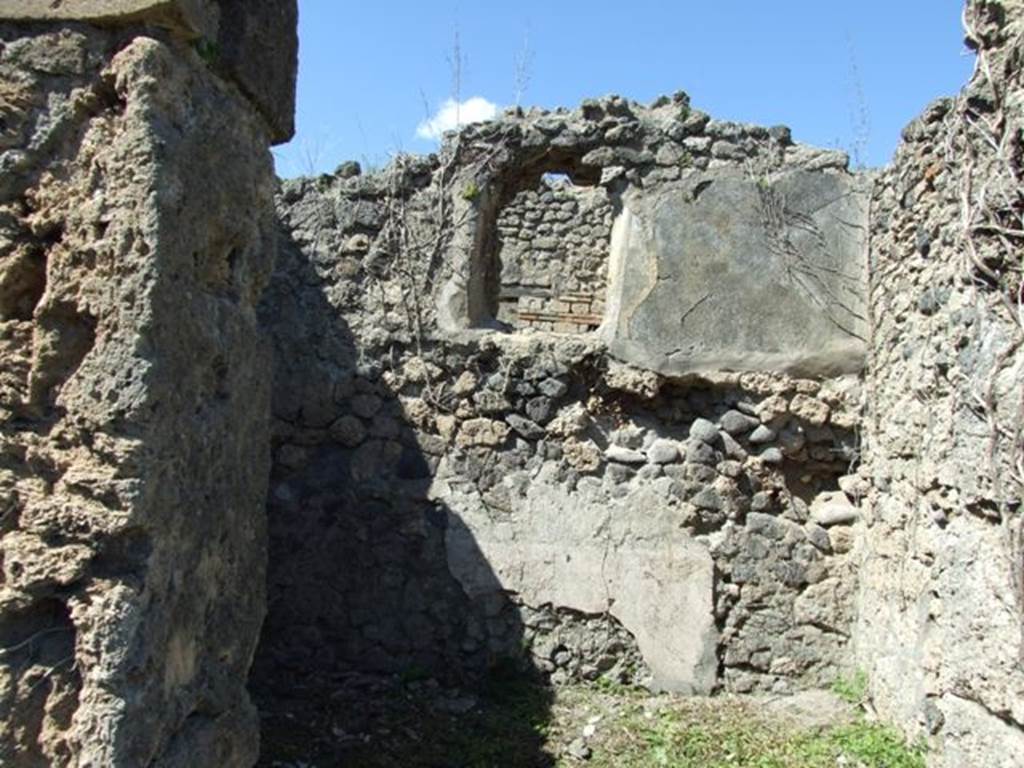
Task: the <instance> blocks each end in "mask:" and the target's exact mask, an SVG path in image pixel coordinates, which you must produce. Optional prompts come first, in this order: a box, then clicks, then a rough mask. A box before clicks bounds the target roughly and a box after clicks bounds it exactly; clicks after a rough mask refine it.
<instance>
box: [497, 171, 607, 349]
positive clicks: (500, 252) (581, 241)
mask: <svg viewBox="0 0 1024 768" xmlns="http://www.w3.org/2000/svg"><path fill="white" fill-rule="evenodd" d="M594 181H595V179H593V178H591V177H590V176H588V175H586V174H580V173H573V171H572V169H571V168H568V167H566V168H557V167H556V168H551V167H547V168H543V169H536V170H534V171H533V172H532V173H525V174H524V175H523V176H522V177H521V181H520V183H519V184H516V185H514V187H513V188H512V190H511V192H510V193H508V194H507V196H506V197H505V201H504V204H503V205H501V207H500V208H499V210H498V213H497V217H496V237H495V240H494V244H495V250H494V253H495V257H494V261H493V264H494V267H493V269H494V272H495V274H494V275H493V278H494V279H492V281H491V290H492V291H494V293H493V294H492V295H494V297H495V299H494V300H493V302H492V306H493V307H494V313H495V315H494V316H495V319H496V320H497V321H498V323H499V325H500V327H502V328H503V329H505V330H506V331H510V332H523V331H547V332H554V333H588V332H591V331H595V330H596V329H597V328H598V327H599V326H600V325H601V322H602V320H603V317H604V309H605V296H606V293H607V282H608V252H609V248H610V241H611V228H612V221H613V217H614V211H613V204H612V200H611V197H610V195H609V193H608V191H607V190H606V189H605V188H604V187H600V186H596V185H595V184H594Z"/></svg>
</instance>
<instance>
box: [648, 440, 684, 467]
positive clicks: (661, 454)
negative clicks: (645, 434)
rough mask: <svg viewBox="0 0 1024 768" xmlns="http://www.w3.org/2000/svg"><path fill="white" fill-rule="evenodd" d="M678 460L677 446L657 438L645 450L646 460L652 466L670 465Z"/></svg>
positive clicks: (669, 441)
mask: <svg viewBox="0 0 1024 768" xmlns="http://www.w3.org/2000/svg"><path fill="white" fill-rule="evenodd" d="M678 458H679V446H678V445H676V444H675V443H674V442H673V441H671V440H666V439H664V438H659V439H658V440H655V441H654V442H653V443H652V444H651V447H650V448H648V449H647V459H648V460H649V461H650V462H651V463H652V464H671V463H672V462H673V461H676V460H677V459H678Z"/></svg>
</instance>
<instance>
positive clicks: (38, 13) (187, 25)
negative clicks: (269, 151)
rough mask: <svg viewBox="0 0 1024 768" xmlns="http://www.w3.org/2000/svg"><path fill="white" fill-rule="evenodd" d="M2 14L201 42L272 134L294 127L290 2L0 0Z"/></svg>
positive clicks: (293, 10) (294, 37)
mask: <svg viewBox="0 0 1024 768" xmlns="http://www.w3.org/2000/svg"><path fill="white" fill-rule="evenodd" d="M0 19H9V20H13V21H87V22H90V23H93V24H99V25H128V24H152V25H155V26H160V27H164V28H167V29H169V30H171V31H173V32H174V33H175V34H177V35H180V36H182V37H184V38H185V39H188V40H198V39H203V40H206V41H207V42H208V43H209V44H210V47H209V51H210V56H209V58H210V60H211V63H212V65H213V66H214V68H215V69H216V70H217V71H218V72H219V73H220V74H221V75H223V76H224V77H226V78H228V79H230V80H232V81H234V82H235V83H236V84H237V85H238V87H239V88H241V90H242V91H243V93H245V95H246V96H247V97H248V98H249V99H250V100H251V101H252V103H253V105H254V106H255V107H256V109H257V110H259V112H260V114H261V115H262V116H263V119H264V120H266V122H267V125H268V127H269V128H270V133H271V138H272V140H273V141H274V142H275V143H280V142H284V141H287V140H289V139H290V138H291V137H292V135H293V134H294V133H295V122H294V116H295V78H296V72H297V70H298V50H299V48H298V30H297V27H298V6H297V3H296V0H78V1H77V2H68V1H65V2H56V3H55V2H53V0H0Z"/></svg>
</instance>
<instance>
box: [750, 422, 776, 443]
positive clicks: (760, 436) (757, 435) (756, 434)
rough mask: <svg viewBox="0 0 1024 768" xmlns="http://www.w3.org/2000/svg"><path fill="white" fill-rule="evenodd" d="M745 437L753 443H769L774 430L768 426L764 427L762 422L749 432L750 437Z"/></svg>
mask: <svg viewBox="0 0 1024 768" xmlns="http://www.w3.org/2000/svg"><path fill="white" fill-rule="evenodd" d="M747 439H748V440H749V441H750V442H751V443H753V444H754V445H761V444H763V443H770V442H771V441H772V440H774V439H775V431H774V430H773V429H771V428H770V427H766V426H765V425H764V424H762V425H761V426H759V427H758V428H757V429H755V430H754V431H753V432H751V433H750V437H748V438H747Z"/></svg>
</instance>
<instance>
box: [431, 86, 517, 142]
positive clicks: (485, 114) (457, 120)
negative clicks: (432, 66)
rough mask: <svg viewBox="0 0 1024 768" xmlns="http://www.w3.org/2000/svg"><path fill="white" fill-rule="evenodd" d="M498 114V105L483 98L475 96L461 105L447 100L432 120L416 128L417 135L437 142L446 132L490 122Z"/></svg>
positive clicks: (453, 100)
mask: <svg viewBox="0 0 1024 768" xmlns="http://www.w3.org/2000/svg"><path fill="white" fill-rule="evenodd" d="M497 114H498V105H497V104H493V103H491V102H489V101H488V100H487V99H485V98H483V97H482V96H474V97H473V98H471V99H466V100H465V101H463V102H461V103H459V102H457V101H455V99H446V100H445V102H444V104H442V105H441V107H440V108H439V109H438V110H437V112H436V113H435V114H434V116H433V117H432V118H430V119H429V120H424V121H423V122H422V123H420V124H419V125H418V126H416V135H417V136H419V137H420V138H421V139H434V140H435V141H436V140H438V139H440V138H441V134H443V133H444V132H445V131H452V130H455V129H456V128H458V127H459V126H460V125H467V124H469V123H479V122H481V121H483V120H490V119H492V118H494V117H495V116H496V115H497Z"/></svg>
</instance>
